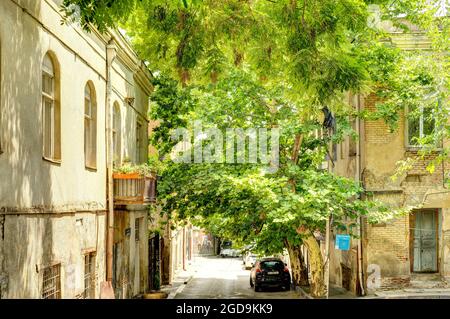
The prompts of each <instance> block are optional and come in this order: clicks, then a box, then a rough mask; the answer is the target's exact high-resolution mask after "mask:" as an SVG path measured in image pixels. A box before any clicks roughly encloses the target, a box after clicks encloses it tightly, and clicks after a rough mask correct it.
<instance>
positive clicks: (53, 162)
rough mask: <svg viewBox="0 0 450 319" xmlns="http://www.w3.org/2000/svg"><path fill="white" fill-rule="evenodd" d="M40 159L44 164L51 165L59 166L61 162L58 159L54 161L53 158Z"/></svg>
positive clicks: (43, 157)
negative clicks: (48, 163)
mask: <svg viewBox="0 0 450 319" xmlns="http://www.w3.org/2000/svg"><path fill="white" fill-rule="evenodd" d="M42 159H43V160H44V161H46V162H50V163H52V164H56V165H61V163H62V161H61V160H60V159H54V158H48V157H45V156H42Z"/></svg>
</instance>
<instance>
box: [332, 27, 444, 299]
mask: <svg viewBox="0 0 450 319" xmlns="http://www.w3.org/2000/svg"><path fill="white" fill-rule="evenodd" d="M386 27H388V28H389V29H388V30H389V31H390V40H391V42H392V43H393V44H394V45H396V46H398V47H399V48H401V49H403V50H416V49H419V50H422V49H426V48H429V46H430V43H429V40H428V39H427V38H426V36H425V35H424V33H423V32H421V31H420V30H417V29H414V28H413V29H412V30H411V32H409V33H402V32H399V31H398V30H396V29H394V28H392V27H391V26H389V25H388V26H386ZM376 102H377V100H376V97H375V95H374V94H371V95H369V96H365V97H362V96H349V104H350V105H352V106H353V107H354V108H356V109H358V110H363V109H366V110H374V109H375V104H376ZM407 112H408V110H405V111H404V112H403V113H402V114H401V116H400V121H399V126H398V129H397V130H396V131H395V132H391V131H390V129H389V127H388V126H387V125H386V124H385V123H384V121H382V120H379V121H369V120H367V121H363V120H355V121H353V128H354V129H355V130H356V132H357V133H358V134H359V140H358V141H354V140H352V139H350V138H347V139H346V140H345V141H344V142H343V143H341V144H339V145H336V146H335V147H334V156H333V157H334V158H333V163H330V165H331V166H330V167H332V168H331V170H332V171H333V172H334V173H336V174H339V175H342V176H346V177H349V178H354V179H355V180H357V181H361V183H362V186H363V187H364V189H365V190H366V192H367V194H371V195H370V198H374V199H379V200H381V201H383V202H385V203H387V204H389V205H392V207H393V208H396V207H415V208H416V209H413V210H412V211H411V213H410V214H407V215H405V216H402V217H400V218H397V219H394V220H391V221H389V222H386V223H383V224H375V225H373V224H368V223H367V222H366V221H365V220H364V219H362V220H360V221H359V222H360V223H359V224H360V225H362V227H359V229H358V230H357V233H358V234H359V235H360V236H361V237H360V238H361V239H358V238H353V239H352V240H351V247H350V250H348V251H343V250H338V249H335V248H334V244H335V242H334V240H335V238H336V230H334V232H333V233H332V236H331V244H330V247H331V257H330V281H331V283H332V284H336V285H338V286H342V287H344V288H346V289H347V290H350V291H352V292H353V293H355V294H360V293H362V292H364V293H371V292H374V291H376V290H379V289H396V288H401V287H425V288H426V287H429V288H432V287H446V280H448V279H449V278H450V237H449V234H450V222H449V221H450V191H449V190H448V188H447V187H446V184H445V179H446V177H448V176H449V172H450V166H449V164H448V162H447V163H446V164H443V165H442V166H439V167H436V169H435V171H434V173H433V174H430V173H429V172H428V171H427V170H426V166H427V165H428V163H429V161H430V160H431V159H432V158H433V156H435V155H433V154H431V155H429V156H428V157H426V158H425V159H421V158H418V157H417V153H418V147H417V145H413V143H412V134H416V133H417V134H419V133H420V134H422V133H426V132H423V131H422V130H425V127H426V123H423V121H424V119H423V118H424V117H423V116H422V117H421V118H420V119H417V120H414V121H415V122H414V123H413V122H412V120H408V119H407ZM411 127H415V128H417V129H418V130H420V132H414V130H412V129H409V128H411ZM412 132H413V133H412ZM443 143H444V144H445V145H448V143H449V141H443ZM407 158H412V159H415V161H414V165H413V167H412V168H411V169H409V170H408V171H407V172H406V173H405V174H403V175H402V176H400V177H399V178H398V179H395V180H394V179H392V178H391V177H392V176H393V175H394V173H395V170H396V164H397V162H398V161H401V160H405V159H407Z"/></svg>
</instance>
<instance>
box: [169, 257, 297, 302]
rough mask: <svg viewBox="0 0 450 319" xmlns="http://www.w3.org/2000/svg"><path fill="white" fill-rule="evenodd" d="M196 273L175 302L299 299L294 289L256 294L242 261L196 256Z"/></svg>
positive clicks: (176, 297)
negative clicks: (188, 300) (193, 300)
mask: <svg viewBox="0 0 450 319" xmlns="http://www.w3.org/2000/svg"><path fill="white" fill-rule="evenodd" d="M196 258H197V259H196V267H197V268H196V272H195V273H194V275H193V278H192V279H191V280H190V281H189V282H188V284H187V285H186V286H185V287H184V289H183V290H182V291H181V292H180V293H178V294H177V295H176V296H175V299H202V298H205V299H299V298H301V297H300V295H299V294H298V293H296V292H295V291H294V290H291V291H283V290H282V289H272V290H264V291H262V292H255V291H254V289H253V288H251V287H250V283H249V279H250V270H245V269H244V265H243V264H242V259H241V258H221V257H216V256H211V257H196Z"/></svg>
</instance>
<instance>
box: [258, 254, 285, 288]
mask: <svg viewBox="0 0 450 319" xmlns="http://www.w3.org/2000/svg"><path fill="white" fill-rule="evenodd" d="M250 286H251V287H255V291H261V289H262V288H265V287H267V288H268V287H281V288H283V289H285V290H290V289H291V274H290V273H289V269H288V268H287V265H286V264H285V263H284V262H283V261H282V260H281V259H279V258H263V259H260V260H257V261H256V263H255V265H254V266H253V268H252V271H251V273H250Z"/></svg>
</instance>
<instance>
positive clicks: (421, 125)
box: [405, 106, 442, 151]
mask: <svg viewBox="0 0 450 319" xmlns="http://www.w3.org/2000/svg"><path fill="white" fill-rule="evenodd" d="M409 113H410V111H409V108H408V107H406V110H405V114H406V115H405V147H406V149H407V150H410V151H417V150H420V149H422V148H423V146H422V145H413V144H410V136H409V125H410V124H409V122H410V118H409ZM423 114H424V107H423V106H420V118H418V119H415V120H416V121H419V138H422V137H424V136H425V134H424V132H423V130H424V115H423ZM435 127H436V123H435ZM434 143H435V149H436V151H439V150H441V149H442V141H435V142H434Z"/></svg>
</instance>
